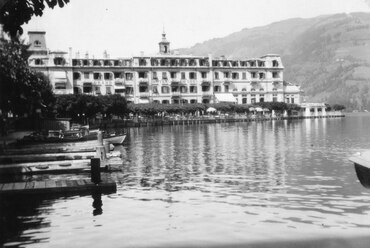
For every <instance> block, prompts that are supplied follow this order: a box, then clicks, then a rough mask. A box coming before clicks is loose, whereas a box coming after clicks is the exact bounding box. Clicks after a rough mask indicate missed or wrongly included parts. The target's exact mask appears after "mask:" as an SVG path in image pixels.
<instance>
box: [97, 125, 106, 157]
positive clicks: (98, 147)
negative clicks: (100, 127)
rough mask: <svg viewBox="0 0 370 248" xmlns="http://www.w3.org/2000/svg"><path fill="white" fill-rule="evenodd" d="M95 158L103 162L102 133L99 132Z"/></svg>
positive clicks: (104, 152)
mask: <svg viewBox="0 0 370 248" xmlns="http://www.w3.org/2000/svg"><path fill="white" fill-rule="evenodd" d="M95 158H99V159H100V160H101V161H103V162H104V161H105V160H106V158H107V156H106V151H105V148H104V144H103V133H102V132H101V131H99V132H98V146H97V147H96V155H95Z"/></svg>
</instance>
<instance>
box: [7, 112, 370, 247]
mask: <svg viewBox="0 0 370 248" xmlns="http://www.w3.org/2000/svg"><path fill="white" fill-rule="evenodd" d="M119 149H120V151H121V152H122V155H123V157H124V163H123V165H122V167H121V168H119V171H118V172H114V173H110V174H108V175H107V176H110V177H113V178H114V179H115V180H116V181H117V183H118V189H117V193H116V194H110V195H102V196H99V195H95V196H91V195H87V196H86V195H85V196H73V197H65V196H64V197H52V196H50V197H47V198H35V197H33V198H27V199H18V200H6V201H4V200H2V203H1V205H2V207H1V213H0V215H1V216H0V217H1V229H0V231H1V233H2V234H0V235H1V236H0V237H1V241H2V242H3V243H4V246H5V247H66V246H67V245H68V246H70V247H175V246H177V247H186V246H194V247H199V246H204V247H206V246H218V247H230V246H231V245H235V246H238V245H240V246H248V245H252V244H253V245H255V246H253V247H265V246H271V247H287V246H288V247H294V244H296V245H299V247H311V246H312V245H314V244H316V245H317V246H316V247H324V246H325V247H339V246H340V245H338V244H344V245H343V247H350V246H352V247H357V246H361V245H364V246H363V247H367V246H366V244H368V243H369V242H370V190H369V189H366V188H364V187H362V186H361V184H360V183H359V181H358V180H357V177H356V174H355V170H354V167H353V164H352V163H351V162H349V161H348V157H349V156H351V155H353V154H354V153H356V152H361V151H364V150H366V149H370V115H368V114H362V115H361V114H357V115H348V116H346V117H345V118H333V119H307V120H294V121H272V122H270V121H267V122H250V123H245V122H244V123H221V124H209V125H194V126H165V127H150V128H140V129H131V130H130V142H129V144H128V145H126V146H124V147H121V148H119ZM103 176H105V175H103ZM44 177H48V176H44ZM65 177H68V178H71V176H65V175H58V176H51V178H65ZM73 178H88V175H74V176H73ZM279 244H280V245H279ZM287 244H289V245H293V246H289V245H287Z"/></svg>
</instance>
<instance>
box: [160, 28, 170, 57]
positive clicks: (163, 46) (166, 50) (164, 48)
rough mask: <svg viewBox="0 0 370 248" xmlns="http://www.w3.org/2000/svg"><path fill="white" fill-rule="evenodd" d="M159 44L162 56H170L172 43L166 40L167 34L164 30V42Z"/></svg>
mask: <svg viewBox="0 0 370 248" xmlns="http://www.w3.org/2000/svg"><path fill="white" fill-rule="evenodd" d="M158 44H159V53H160V54H170V42H169V41H167V39H166V32H165V31H164V28H163V33H162V40H161V42H159V43H158Z"/></svg>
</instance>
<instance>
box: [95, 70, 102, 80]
mask: <svg viewBox="0 0 370 248" xmlns="http://www.w3.org/2000/svg"><path fill="white" fill-rule="evenodd" d="M100 79H101V74H100V73H99V72H94V80H100Z"/></svg>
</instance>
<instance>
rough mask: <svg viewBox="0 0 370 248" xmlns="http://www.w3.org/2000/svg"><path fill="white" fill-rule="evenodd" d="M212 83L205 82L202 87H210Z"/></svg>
mask: <svg viewBox="0 0 370 248" xmlns="http://www.w3.org/2000/svg"><path fill="white" fill-rule="evenodd" d="M210 85H211V83H210V82H209V81H203V82H202V86H210Z"/></svg>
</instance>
